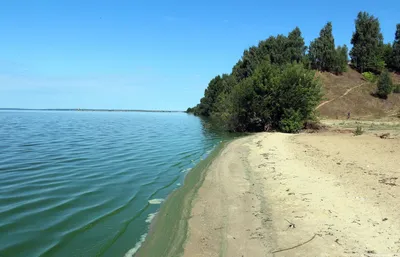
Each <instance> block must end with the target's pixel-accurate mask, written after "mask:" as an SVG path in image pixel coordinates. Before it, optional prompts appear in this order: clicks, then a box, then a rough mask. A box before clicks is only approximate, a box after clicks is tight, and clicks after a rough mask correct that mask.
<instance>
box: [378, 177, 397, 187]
mask: <svg viewBox="0 0 400 257" xmlns="http://www.w3.org/2000/svg"><path fill="white" fill-rule="evenodd" d="M397 179H398V178H396V177H391V178H383V179H380V180H379V183H382V184H385V185H388V186H397V184H396V180H397Z"/></svg>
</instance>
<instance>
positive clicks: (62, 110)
mask: <svg viewBox="0 0 400 257" xmlns="http://www.w3.org/2000/svg"><path fill="white" fill-rule="evenodd" d="M0 111H60V112H65V111H69V112H71V111H75V112H169V113H172V112H174V113H175V112H184V111H167V110H130V109H79V108H76V109H28V108H0Z"/></svg>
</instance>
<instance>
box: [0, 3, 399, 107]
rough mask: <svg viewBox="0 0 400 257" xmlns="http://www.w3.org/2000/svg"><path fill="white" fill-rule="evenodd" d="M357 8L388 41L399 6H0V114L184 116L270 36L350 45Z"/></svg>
mask: <svg viewBox="0 0 400 257" xmlns="http://www.w3.org/2000/svg"><path fill="white" fill-rule="evenodd" d="M361 10H362V11H367V12H369V13H371V14H373V15H375V16H376V17H378V18H379V19H380V22H381V29H382V33H383V35H384V39H385V42H389V41H393V39H394V32H395V26H396V23H400V1H399V0H384V1H376V0H374V1H368V0H356V1H350V0H346V1H343V0H337V1H320V0H319V1H314V0H313V1H306V0H304V1H266V0H260V1H253V0H246V1H234V0H230V1H228V0H223V1H217V0H213V1H209V0H201V1H189V0H185V1H168V0H162V1H148V0H147V1H140V0H131V1H101V0H97V1H88V0H85V1H82V0H79V1H75V0H67V1H63V0H57V1H54V0H49V1H44V0H37V1H34V0H26V1H18V0H12V1H2V2H1V4H0V35H1V36H0V37H1V40H0V107H21V108H115V109H168V110H185V109H186V108H187V107H189V106H193V105H195V104H197V103H198V101H199V99H200V97H201V96H202V95H203V93H204V89H205V88H206V86H207V84H208V82H209V80H210V79H211V78H213V77H214V76H215V75H217V74H221V73H229V72H230V71H231V68H232V66H233V65H234V64H235V63H236V62H237V61H238V59H239V58H240V57H241V55H242V53H243V50H244V49H245V48H248V47H249V46H251V45H254V44H257V43H258V41H260V40H262V39H265V38H267V37H268V36H270V35H276V34H278V33H281V34H287V33H288V32H289V31H290V30H292V29H293V28H294V27H295V26H299V27H300V29H301V31H302V33H303V36H304V38H305V41H306V44H307V45H308V43H309V42H310V41H311V40H312V39H314V38H315V37H317V36H318V33H319V30H320V29H321V28H322V26H323V25H324V24H325V23H326V22H327V21H332V23H333V33H334V36H335V40H336V44H347V45H348V46H349V47H351V45H350V38H351V35H352V32H353V31H354V19H355V18H356V16H357V13H358V12H359V11H361Z"/></svg>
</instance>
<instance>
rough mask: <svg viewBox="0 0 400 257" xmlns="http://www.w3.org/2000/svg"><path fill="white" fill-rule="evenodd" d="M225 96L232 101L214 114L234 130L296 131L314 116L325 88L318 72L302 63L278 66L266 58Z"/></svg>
mask: <svg viewBox="0 0 400 257" xmlns="http://www.w3.org/2000/svg"><path fill="white" fill-rule="evenodd" d="M224 99H225V100H226V101H230V103H225V105H224V109H223V110H222V109H221V112H219V113H215V114H213V115H215V117H219V118H220V119H221V120H223V121H224V123H226V124H229V130H231V131H262V130H264V129H266V128H271V129H277V130H280V131H284V132H296V131H298V130H299V129H300V128H302V126H303V123H304V121H305V120H307V119H310V118H311V117H312V115H313V112H314V109H315V106H316V105H317V104H318V102H319V101H320V99H321V88H320V85H319V82H318V81H317V80H316V79H315V74H314V72H313V71H310V70H307V69H305V68H304V66H303V65H302V64H296V63H292V64H286V65H283V66H278V65H274V64H271V63H270V62H269V61H265V62H263V63H262V64H261V65H260V66H259V67H258V68H257V69H256V71H255V72H254V74H253V75H252V76H251V77H249V78H247V79H245V80H243V81H241V82H240V83H239V84H237V85H236V86H235V88H234V89H233V90H232V93H231V95H230V96H228V97H226V96H225V98H224Z"/></svg>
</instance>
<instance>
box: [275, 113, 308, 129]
mask: <svg viewBox="0 0 400 257" xmlns="http://www.w3.org/2000/svg"><path fill="white" fill-rule="evenodd" d="M302 128H303V120H302V118H301V115H300V113H299V112H298V111H295V110H293V109H288V110H284V115H283V117H282V119H281V121H280V122H279V129H280V130H281V131H282V132H286V133H297V132H299V131H300V130H301V129H302Z"/></svg>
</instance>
